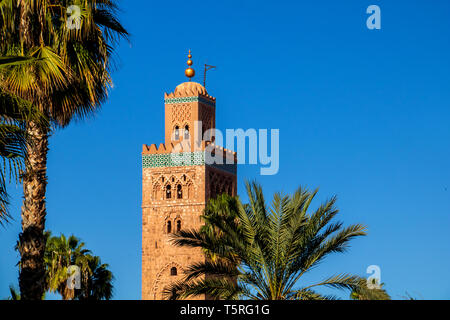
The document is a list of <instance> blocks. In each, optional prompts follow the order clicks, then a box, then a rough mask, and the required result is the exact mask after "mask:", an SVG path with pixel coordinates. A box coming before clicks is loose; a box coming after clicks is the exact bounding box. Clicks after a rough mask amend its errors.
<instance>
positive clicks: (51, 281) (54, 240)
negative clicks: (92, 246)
mask: <svg viewBox="0 0 450 320" xmlns="http://www.w3.org/2000/svg"><path fill="white" fill-rule="evenodd" d="M45 236H46V238H47V241H46V247H45V255H44V263H45V269H46V276H47V287H46V289H47V290H48V291H50V292H58V293H59V294H61V296H62V298H63V300H71V299H73V298H74V296H75V290H74V289H73V288H70V287H69V286H68V283H67V280H68V278H69V277H70V276H71V274H69V272H70V270H69V267H70V266H73V265H75V266H78V267H79V268H80V271H81V272H86V269H87V268H88V266H87V258H86V255H87V254H89V253H90V251H89V250H87V249H84V243H83V242H80V239H78V238H77V237H75V236H73V235H71V236H70V237H69V238H66V237H65V236H64V235H63V234H62V235H61V236H59V237H52V236H51V233H50V232H49V231H47V232H46V233H45Z"/></svg>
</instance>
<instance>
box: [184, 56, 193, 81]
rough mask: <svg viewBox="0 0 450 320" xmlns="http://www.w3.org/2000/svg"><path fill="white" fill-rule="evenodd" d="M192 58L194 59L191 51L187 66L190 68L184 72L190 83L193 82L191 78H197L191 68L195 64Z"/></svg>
mask: <svg viewBox="0 0 450 320" xmlns="http://www.w3.org/2000/svg"><path fill="white" fill-rule="evenodd" d="M191 58H192V54H191V50H190V49H189V54H188V61H187V65H188V66H189V67H188V68H187V69H186V70H185V71H184V74H185V75H186V77H188V78H189V81H191V78H192V77H193V76H195V70H194V69H192V68H191V66H192V64H193V62H192V60H191Z"/></svg>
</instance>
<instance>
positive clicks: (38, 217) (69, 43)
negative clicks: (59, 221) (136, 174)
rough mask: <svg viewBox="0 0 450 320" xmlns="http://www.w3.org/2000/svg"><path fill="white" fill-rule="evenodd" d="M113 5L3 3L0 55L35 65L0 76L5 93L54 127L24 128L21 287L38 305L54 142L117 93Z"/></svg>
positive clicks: (46, 0) (96, 0) (98, 0)
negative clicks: (75, 10) (74, 18)
mask: <svg viewBox="0 0 450 320" xmlns="http://www.w3.org/2000/svg"><path fill="white" fill-rule="evenodd" d="M71 5H76V6H78V7H79V8H80V13H81V17H80V24H79V27H80V28H79V29H77V28H75V29H72V28H68V24H67V21H68V18H69V16H70V14H68V13H67V8H68V7H69V6H71ZM116 15H117V6H116V4H115V1H114V0H70V1H65V0H3V1H1V2H0V38H1V41H0V53H1V54H0V55H1V56H3V57H14V58H17V57H22V58H23V59H25V60H27V59H28V60H29V61H27V62H24V63H19V64H15V65H11V66H8V67H5V68H1V69H0V89H1V90H2V91H4V92H7V93H9V94H12V95H15V96H17V97H19V98H21V99H23V100H26V101H28V102H30V103H31V104H32V105H33V107H34V108H36V109H37V110H39V111H40V112H42V113H43V114H44V116H45V117H47V118H48V119H49V120H50V123H49V124H47V125H42V124H40V123H37V122H36V121H29V122H28V123H27V126H26V132H27V143H26V147H27V153H28V161H27V165H26V170H25V173H24V175H23V190H24V201H23V206H22V233H21V234H20V236H19V251H20V254H21V261H20V276H19V286H20V291H21V297H22V299H24V300H29V299H36V300H37V299H40V297H41V296H42V294H43V291H44V287H45V269H44V263H43V258H44V250H45V237H44V229H45V216H46V204H45V193H46V186H47V152H48V138H49V136H50V135H51V133H52V132H53V131H54V130H55V129H56V128H63V127H65V126H66V125H68V124H69V122H70V121H71V120H72V119H83V118H85V117H86V116H89V115H91V114H93V113H94V112H95V111H96V110H97V109H98V107H99V106H100V104H101V103H102V102H104V101H105V99H106V98H107V95H108V89H109V87H110V86H111V84H112V83H111V78H110V71H111V66H112V63H111V57H112V55H113V54H114V48H115V46H116V45H117V42H118V41H119V40H120V39H121V38H124V37H125V38H126V37H127V35H128V34H127V31H126V30H125V29H124V28H123V27H122V25H121V24H120V22H119V20H118V19H117V17H116Z"/></svg>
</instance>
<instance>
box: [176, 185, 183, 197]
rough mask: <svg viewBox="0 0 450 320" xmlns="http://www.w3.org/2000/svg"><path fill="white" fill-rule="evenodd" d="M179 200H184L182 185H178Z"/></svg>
mask: <svg viewBox="0 0 450 320" xmlns="http://www.w3.org/2000/svg"><path fill="white" fill-rule="evenodd" d="M177 199H183V189H182V187H181V184H179V185H177Z"/></svg>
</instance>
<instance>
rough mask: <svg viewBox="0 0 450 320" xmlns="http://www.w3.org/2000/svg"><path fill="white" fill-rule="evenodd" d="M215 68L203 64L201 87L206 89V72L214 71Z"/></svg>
mask: <svg viewBox="0 0 450 320" xmlns="http://www.w3.org/2000/svg"><path fill="white" fill-rule="evenodd" d="M215 68H216V67H215V66H211V65H209V64H205V72H204V73H203V86H204V87H205V88H206V71H208V70H211V69H215Z"/></svg>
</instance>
